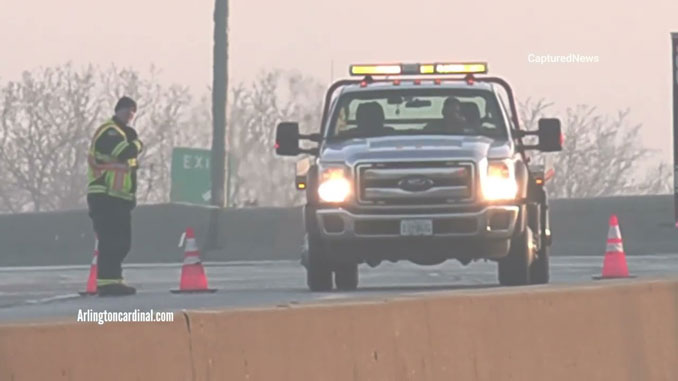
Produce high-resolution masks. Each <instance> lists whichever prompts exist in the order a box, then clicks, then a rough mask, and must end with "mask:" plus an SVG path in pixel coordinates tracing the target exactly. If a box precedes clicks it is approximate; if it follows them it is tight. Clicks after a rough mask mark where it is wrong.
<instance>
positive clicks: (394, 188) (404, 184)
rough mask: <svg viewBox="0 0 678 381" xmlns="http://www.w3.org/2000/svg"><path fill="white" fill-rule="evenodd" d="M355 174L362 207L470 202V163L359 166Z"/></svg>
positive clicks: (472, 185)
mask: <svg viewBox="0 0 678 381" xmlns="http://www.w3.org/2000/svg"><path fill="white" fill-rule="evenodd" d="M357 174H358V176H357V182H356V186H357V194H358V202H359V203H361V204H371V205H403V206H407V205H413V206H414V205H447V204H456V203H463V202H470V201H473V195H474V172H473V164H472V163H470V162H421V163H372V164H359V165H358V166H357Z"/></svg>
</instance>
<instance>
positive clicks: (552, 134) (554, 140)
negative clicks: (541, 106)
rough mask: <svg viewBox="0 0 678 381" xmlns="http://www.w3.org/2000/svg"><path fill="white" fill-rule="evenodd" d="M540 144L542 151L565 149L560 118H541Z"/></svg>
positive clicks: (539, 147)
mask: <svg viewBox="0 0 678 381" xmlns="http://www.w3.org/2000/svg"><path fill="white" fill-rule="evenodd" d="M537 134H538V135H539V145H538V149H539V150H540V151H542V152H558V151H562V150H563V133H562V131H561V128H560V119H557V118H542V119H539V132H538V133H537Z"/></svg>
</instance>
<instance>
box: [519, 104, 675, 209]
mask: <svg viewBox="0 0 678 381" xmlns="http://www.w3.org/2000/svg"><path fill="white" fill-rule="evenodd" d="M551 107H552V104H551V103H548V102H546V101H544V100H543V99H542V100H539V101H536V102H533V101H531V100H530V99H528V100H527V101H525V102H523V103H522V104H521V107H520V118H521V120H522V122H523V125H524V126H525V127H526V128H527V129H536V128H537V122H538V120H539V118H541V117H543V116H544V115H546V113H547V112H548V111H549V109H550V108H551ZM628 115H629V110H623V111H619V112H618V113H617V114H616V115H614V116H608V115H602V114H600V113H599V112H598V111H597V109H596V108H595V107H592V106H586V105H579V106H576V107H574V108H568V109H567V111H566V114H565V118H564V119H563V132H564V135H565V143H564V146H563V151H562V152H560V153H557V154H552V153H549V154H546V155H541V154H537V155H535V156H536V157H537V158H538V159H537V162H544V161H545V160H549V161H551V163H552V165H553V168H554V169H555V177H554V178H553V179H552V180H551V181H550V182H549V183H548V185H547V189H548V191H549V194H550V195H551V196H552V197H558V198H587V197H599V196H612V195H623V194H650V193H655V192H661V191H663V190H665V187H666V185H665V183H664V182H663V181H662V179H663V178H665V177H666V173H667V172H668V168H667V167H666V166H665V165H660V166H659V167H658V168H657V169H655V171H653V173H651V174H650V175H649V176H648V177H647V178H643V179H642V180H639V175H640V171H641V169H642V167H643V164H645V163H646V160H648V159H650V158H652V157H653V152H652V151H651V150H649V149H646V148H644V147H642V145H641V143H640V131H641V127H642V125H640V124H636V125H630V124H629V123H628Z"/></svg>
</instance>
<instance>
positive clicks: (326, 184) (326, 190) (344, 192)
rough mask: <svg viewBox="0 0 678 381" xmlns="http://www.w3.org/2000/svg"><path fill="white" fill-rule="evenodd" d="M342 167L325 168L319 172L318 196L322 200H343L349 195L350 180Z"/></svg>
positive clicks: (333, 201)
mask: <svg viewBox="0 0 678 381" xmlns="http://www.w3.org/2000/svg"><path fill="white" fill-rule="evenodd" d="M348 177H349V176H348V174H347V171H346V170H345V169H344V168H327V169H324V170H322V171H321V173H320V185H319V186H318V196H319V197H320V200H322V201H324V202H332V203H338V202H344V201H346V199H348V197H349V196H350V195H351V181H350V180H349V178H348Z"/></svg>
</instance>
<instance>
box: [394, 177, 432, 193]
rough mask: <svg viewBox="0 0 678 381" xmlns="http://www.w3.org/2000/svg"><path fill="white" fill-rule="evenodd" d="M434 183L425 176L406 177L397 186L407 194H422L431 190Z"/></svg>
mask: <svg viewBox="0 0 678 381" xmlns="http://www.w3.org/2000/svg"><path fill="white" fill-rule="evenodd" d="M433 185H435V183H434V182H433V180H431V179H429V178H428V177H425V176H408V177H405V178H403V179H402V180H400V181H399V182H398V186H399V187H400V189H402V190H406V191H408V192H423V191H427V190H429V189H431V188H433Z"/></svg>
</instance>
